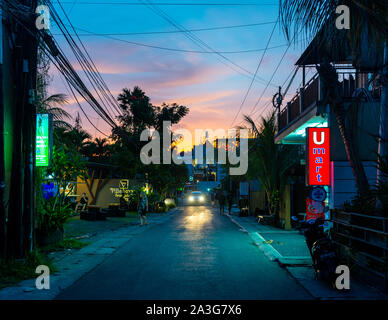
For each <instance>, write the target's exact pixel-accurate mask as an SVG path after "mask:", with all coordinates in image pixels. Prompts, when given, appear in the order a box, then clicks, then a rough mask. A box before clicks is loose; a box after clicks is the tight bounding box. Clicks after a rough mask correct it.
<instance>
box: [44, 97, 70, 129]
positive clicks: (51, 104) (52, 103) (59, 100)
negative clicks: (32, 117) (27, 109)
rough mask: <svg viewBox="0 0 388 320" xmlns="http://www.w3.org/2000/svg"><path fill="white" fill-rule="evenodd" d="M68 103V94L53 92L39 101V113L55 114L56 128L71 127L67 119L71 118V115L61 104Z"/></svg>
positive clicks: (54, 122)
mask: <svg viewBox="0 0 388 320" xmlns="http://www.w3.org/2000/svg"><path fill="white" fill-rule="evenodd" d="M66 103H67V96H66V95H65V94H63V93H57V94H53V95H51V96H48V97H46V98H43V99H42V100H41V101H38V103H37V112H38V113H48V114H51V115H52V116H53V126H54V128H64V129H71V128H72V127H71V125H70V124H69V123H68V122H66V121H65V120H71V119H72V117H71V115H70V114H69V113H68V112H67V111H66V110H64V109H63V108H61V107H60V105H63V104H66Z"/></svg>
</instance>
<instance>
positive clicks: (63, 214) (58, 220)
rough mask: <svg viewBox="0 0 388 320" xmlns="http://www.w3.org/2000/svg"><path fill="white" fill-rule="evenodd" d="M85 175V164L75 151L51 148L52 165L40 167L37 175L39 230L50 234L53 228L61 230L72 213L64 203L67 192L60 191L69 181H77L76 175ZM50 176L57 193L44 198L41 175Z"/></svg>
mask: <svg viewBox="0 0 388 320" xmlns="http://www.w3.org/2000/svg"><path fill="white" fill-rule="evenodd" d="M84 175H85V164H84V161H83V160H82V158H81V156H80V155H79V154H78V153H77V152H65V150H64V148H63V147H54V148H53V161H52V165H51V167H49V168H46V169H40V170H39V171H38V175H37V182H36V183H37V184H38V188H37V190H38V191H37V204H38V205H37V224H38V229H39V230H40V232H43V233H45V234H50V233H52V232H54V231H55V230H58V229H59V230H63V225H64V224H65V222H66V221H67V219H68V218H69V217H70V216H71V215H72V214H73V211H72V209H71V208H70V206H69V205H66V204H65V203H66V198H67V196H68V194H66V193H65V191H64V192H62V193H61V192H60V190H61V188H62V189H63V190H65V189H66V187H67V185H68V184H69V183H70V182H74V181H77V177H78V176H84ZM47 176H52V180H53V182H54V183H55V184H56V186H57V187H58V192H57V194H56V195H55V196H54V197H53V198H51V199H48V200H44V199H43V196H42V194H41V188H40V186H41V184H42V182H43V177H47Z"/></svg>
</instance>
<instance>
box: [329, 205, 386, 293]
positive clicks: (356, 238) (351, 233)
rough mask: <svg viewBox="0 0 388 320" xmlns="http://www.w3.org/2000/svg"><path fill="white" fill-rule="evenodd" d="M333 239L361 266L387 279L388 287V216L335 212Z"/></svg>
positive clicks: (384, 279)
mask: <svg viewBox="0 0 388 320" xmlns="http://www.w3.org/2000/svg"><path fill="white" fill-rule="evenodd" d="M332 220H333V224H334V228H333V240H334V241H335V242H336V243H337V244H338V245H339V246H340V247H342V248H345V249H346V250H345V251H346V252H347V253H348V258H350V259H351V261H352V262H353V263H354V264H355V265H357V266H358V267H359V268H361V269H364V270H365V271H367V272H370V273H371V274H373V275H375V276H377V277H378V278H380V279H383V281H384V287H385V289H386V290H388V263H387V262H388V218H386V217H378V216H369V215H364V214H359V213H349V212H343V211H332Z"/></svg>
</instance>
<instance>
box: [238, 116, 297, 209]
mask: <svg viewBox="0 0 388 320" xmlns="http://www.w3.org/2000/svg"><path fill="white" fill-rule="evenodd" d="M244 118H245V122H246V123H247V125H248V126H249V127H250V129H251V131H252V133H253V136H254V143H253V145H252V147H251V150H249V152H250V157H249V158H250V159H251V160H252V161H251V162H250V163H249V167H252V169H253V170H252V169H251V170H250V172H251V173H250V174H252V171H254V173H255V175H256V177H257V178H258V179H259V180H260V183H261V185H262V186H263V188H264V191H265V193H266V197H267V200H268V204H269V208H268V209H269V212H270V214H274V215H276V216H277V215H278V213H279V209H280V196H281V194H282V193H283V190H284V186H285V184H286V183H287V171H288V169H289V168H290V167H291V166H292V165H293V164H295V163H296V162H298V159H299V157H298V152H297V149H296V148H295V146H290V145H282V144H276V143H275V136H276V121H275V113H272V114H270V115H269V116H268V117H267V118H264V117H262V118H261V123H260V124H259V125H258V126H257V125H256V124H255V122H254V121H253V120H252V118H251V117H249V116H246V115H245V116H244ZM252 178H253V177H252Z"/></svg>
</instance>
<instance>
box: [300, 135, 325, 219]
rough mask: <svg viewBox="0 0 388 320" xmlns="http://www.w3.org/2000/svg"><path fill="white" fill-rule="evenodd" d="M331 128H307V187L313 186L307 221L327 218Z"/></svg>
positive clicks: (307, 210) (308, 203)
mask: <svg viewBox="0 0 388 320" xmlns="http://www.w3.org/2000/svg"><path fill="white" fill-rule="evenodd" d="M329 130H330V129H329V128H306V185H308V186H313V189H312V191H311V194H310V198H307V200H306V220H310V219H317V218H323V219H324V218H325V202H324V200H325V199H326V192H325V190H324V189H322V186H329V185H330V132H329Z"/></svg>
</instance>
